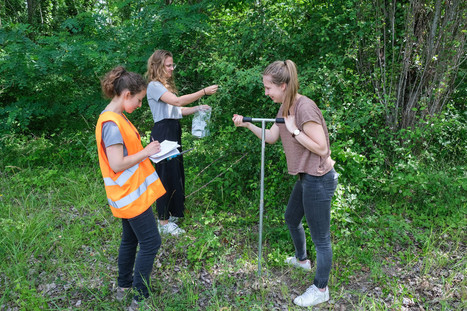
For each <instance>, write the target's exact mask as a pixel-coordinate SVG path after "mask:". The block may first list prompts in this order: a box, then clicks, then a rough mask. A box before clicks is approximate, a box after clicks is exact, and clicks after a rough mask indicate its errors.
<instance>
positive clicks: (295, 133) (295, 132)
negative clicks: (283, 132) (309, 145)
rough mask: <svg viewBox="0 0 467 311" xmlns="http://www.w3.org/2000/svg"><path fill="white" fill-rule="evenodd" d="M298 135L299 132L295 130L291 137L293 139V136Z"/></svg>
mask: <svg viewBox="0 0 467 311" xmlns="http://www.w3.org/2000/svg"><path fill="white" fill-rule="evenodd" d="M300 133H301V132H300V130H299V129H296V130H295V131H293V133H292V137H295V136H297V135H299V134H300Z"/></svg>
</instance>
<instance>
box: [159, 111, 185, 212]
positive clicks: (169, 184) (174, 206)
mask: <svg viewBox="0 0 467 311" xmlns="http://www.w3.org/2000/svg"><path fill="white" fill-rule="evenodd" d="M151 139H153V140H157V141H159V142H160V143H161V142H163V141H164V140H170V141H176V142H178V144H179V145H180V148H178V150H179V151H180V152H182V129H181V126H180V121H179V120H175V119H164V120H161V121H159V122H157V123H154V126H153V128H152V131H151ZM156 172H157V174H158V175H159V178H160V179H161V182H162V184H163V185H164V188H165V190H166V193H165V194H164V195H163V196H161V197H160V198H158V199H157V201H156V207H157V214H158V217H159V220H167V219H169V216H170V215H172V216H175V217H183V216H184V211H185V169H184V167H183V156H178V157H176V158H175V159H172V160H170V161H168V162H166V161H161V162H159V163H157V164H156Z"/></svg>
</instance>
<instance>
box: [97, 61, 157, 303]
mask: <svg viewBox="0 0 467 311" xmlns="http://www.w3.org/2000/svg"><path fill="white" fill-rule="evenodd" d="M101 86H102V91H103V92H104V94H105V95H106V97H108V98H110V99H111V101H110V103H109V104H108V105H107V107H106V108H105V109H104V111H103V112H102V113H101V114H100V116H99V120H98V121H97V125H96V141H97V150H98V155H99V165H100V168H101V172H102V176H103V178H104V184H105V191H106V193H107V200H108V204H109V206H110V209H111V210H112V213H113V215H114V216H115V217H118V218H121V219H122V228H123V231H122V241H121V243H120V248H119V253H118V288H117V299H119V300H122V299H123V297H124V296H125V294H126V293H127V292H128V291H127V290H128V289H130V288H134V289H135V296H134V299H133V301H132V305H131V306H130V309H132V308H133V309H137V307H138V304H140V303H141V301H142V300H143V299H144V298H147V297H148V296H149V290H148V287H147V285H148V284H150V282H149V281H150V279H149V277H150V274H151V271H152V266H153V264H154V258H155V257H156V254H157V251H158V249H159V247H160V245H161V237H160V235H159V231H158V229H157V223H156V220H155V217H154V214H153V211H152V208H151V204H153V203H154V202H155V201H156V199H158V198H159V197H161V196H162V195H164V194H165V189H164V187H163V185H162V183H161V181H160V179H159V176H158V175H157V173H156V172H155V170H154V167H153V166H152V164H151V162H150V160H149V159H148V157H149V156H150V155H153V154H155V153H157V152H159V151H160V144H159V142H157V141H153V142H151V143H149V144H148V145H147V146H146V147H145V148H143V146H142V145H141V138H140V136H139V133H138V131H137V130H136V128H135V127H134V126H133V124H131V122H130V121H129V120H128V119H127V117H126V116H125V115H124V114H123V111H125V112H127V113H132V112H133V111H134V110H135V109H136V108H138V107H141V102H142V100H143V98H144V97H145V96H146V88H147V83H146V81H145V80H144V79H143V77H141V76H140V75H139V74H136V73H133V72H128V71H126V70H125V69H124V68H123V67H116V68H114V69H113V70H112V71H110V72H109V73H107V74H106V76H105V77H104V79H103V80H102V81H101ZM138 244H139V247H140V249H139V252H138V253H136V249H137V246H138ZM133 268H134V269H133Z"/></svg>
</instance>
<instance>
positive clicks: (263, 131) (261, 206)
mask: <svg viewBox="0 0 467 311" xmlns="http://www.w3.org/2000/svg"><path fill="white" fill-rule="evenodd" d="M243 122H261V188H260V189H261V190H260V191H261V192H260V199H259V242H258V244H259V245H258V275H259V276H261V244H262V239H263V210H264V149H265V147H266V144H265V139H266V122H275V123H284V118H277V119H262V118H249V117H243Z"/></svg>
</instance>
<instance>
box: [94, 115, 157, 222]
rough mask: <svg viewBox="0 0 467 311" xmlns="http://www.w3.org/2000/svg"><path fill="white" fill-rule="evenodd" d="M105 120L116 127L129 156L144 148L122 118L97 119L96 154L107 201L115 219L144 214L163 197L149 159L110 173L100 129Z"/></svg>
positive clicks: (105, 117) (110, 116) (139, 139)
mask: <svg viewBox="0 0 467 311" xmlns="http://www.w3.org/2000/svg"><path fill="white" fill-rule="evenodd" d="M107 121H112V122H114V123H115V124H117V126H118V128H119V130H120V133H121V134H122V137H123V142H124V144H125V147H126V149H127V151H128V155H132V154H135V153H137V152H139V151H141V150H143V146H142V145H141V138H140V136H139V133H138V130H137V129H136V128H135V127H134V126H133V124H131V122H130V121H129V120H128V119H127V118H126V117H125V116H123V115H121V114H118V113H115V112H111V111H106V112H104V113H102V114H101V115H100V116H99V120H97V125H96V141H97V152H98V155H99V165H100V168H101V172H102V177H103V178H104V184H105V192H106V193H107V200H108V203H109V206H110V209H111V210H112V213H113V215H114V216H115V217H118V218H126V219H129V218H133V217H136V216H138V215H140V214H141V213H143V212H144V211H146V210H147V209H148V208H149V207H150V206H151V204H152V203H154V202H155V201H156V199H158V198H159V197H161V196H162V195H164V194H165V189H164V186H163V185H162V182H161V180H160V178H159V176H158V175H157V173H156V171H155V169H154V167H153V166H152V163H151V161H150V160H149V159H148V158H146V159H144V160H143V161H141V162H139V163H137V164H135V165H134V166H133V167H130V168H128V169H126V170H124V171H122V172H118V173H115V172H114V171H112V169H111V168H110V165H109V160H108V159H107V155H106V153H105V146H104V142H103V141H102V126H103V124H104V122H107Z"/></svg>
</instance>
